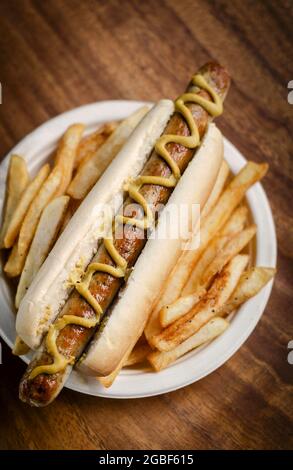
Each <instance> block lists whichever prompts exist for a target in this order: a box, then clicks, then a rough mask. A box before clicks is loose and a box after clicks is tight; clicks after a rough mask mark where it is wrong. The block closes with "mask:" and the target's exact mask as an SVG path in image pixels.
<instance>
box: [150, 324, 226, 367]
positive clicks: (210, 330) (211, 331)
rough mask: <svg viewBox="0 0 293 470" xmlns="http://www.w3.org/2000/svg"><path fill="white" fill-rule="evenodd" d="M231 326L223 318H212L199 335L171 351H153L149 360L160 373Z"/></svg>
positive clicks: (196, 334) (191, 337)
mask: <svg viewBox="0 0 293 470" xmlns="http://www.w3.org/2000/svg"><path fill="white" fill-rule="evenodd" d="M228 326H229V322H228V321H226V320H224V319H223V318H219V317H215V318H212V320H210V321H209V322H208V323H207V324H206V325H204V326H203V327H202V328H200V330H199V331H197V333H195V334H194V335H192V336H190V338H188V339H187V340H185V341H183V343H181V344H179V346H177V347H176V348H174V349H172V350H171V351H167V352H161V351H153V352H151V353H150V354H149V355H148V357H147V359H148V361H149V362H150V363H151V365H152V366H153V368H154V369H155V370H156V371H157V372H159V371H160V370H162V369H165V368H166V367H168V366H169V365H170V364H172V362H175V361H176V360H177V359H179V357H182V356H184V354H186V353H188V352H189V351H192V350H193V349H195V348H198V347H199V346H202V345H204V344H206V343H208V342H209V341H212V340H213V339H215V338H216V337H217V336H219V335H220V334H222V333H223V332H224V331H225V330H226V329H227V328H228Z"/></svg>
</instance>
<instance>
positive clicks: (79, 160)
mask: <svg viewBox="0 0 293 470" xmlns="http://www.w3.org/2000/svg"><path fill="white" fill-rule="evenodd" d="M147 111H148V107H142V108H140V109H139V110H138V111H136V112H135V113H133V114H132V115H130V116H129V117H128V118H126V119H125V120H123V121H121V122H111V123H106V124H104V125H101V126H100V127H99V128H98V129H97V130H95V131H94V132H92V133H91V134H88V135H86V136H83V134H84V131H85V126H84V125H83V124H73V125H71V126H70V127H68V129H67V130H66V131H65V133H64V135H63V136H62V138H61V139H60V141H59V143H58V145H57V148H56V150H55V152H54V155H53V156H52V157H51V161H49V162H48V163H46V164H44V165H43V166H42V167H41V168H40V169H39V171H38V172H37V174H36V175H35V176H34V177H33V178H30V176H29V172H28V169H27V165H26V161H25V159H24V158H23V157H22V156H19V155H12V156H11V158H10V162H9V168H8V172H7V178H6V197H5V204H4V211H3V220H2V225H1V231H0V248H1V249H4V250H5V252H6V253H5V257H6V262H5V264H4V271H5V273H6V275H7V276H8V277H10V278H15V279H16V281H17V289H16V296H15V306H16V308H17V309H18V307H19V305H20V302H21V300H22V298H23V297H24V295H25V293H26V291H27V289H28V288H29V286H30V284H31V283H32V281H33V279H34V277H35V275H36V273H37V272H38V270H39V269H40V267H41V265H42V264H43V262H44V260H45V259H46V257H47V256H48V254H49V252H50V250H51V248H52V247H53V245H54V243H55V242H56V240H57V238H58V236H59V235H60V233H62V231H63V230H64V228H65V226H66V225H67V223H68V222H69V220H70V218H71V217H72V215H73V214H74V212H75V211H76V209H77V208H78V206H79V205H80V203H81V202H82V200H83V199H84V198H85V196H86V195H87V194H88V192H89V191H90V190H91V188H92V187H93V186H94V184H95V183H96V182H97V181H98V179H99V178H100V176H101V175H102V174H103V172H104V171H105V169H106V168H107V166H108V165H109V164H110V163H111V161H112V160H113V159H114V158H115V156H116V155H117V153H118V152H119V150H120V149H121V147H122V146H123V145H124V143H125V142H126V140H127V139H128V137H129V136H130V134H131V133H132V131H133V130H134V128H135V127H136V126H137V124H138V123H139V122H140V120H141V119H142V118H143V117H144V115H145V114H146V113H147ZM27 351H28V348H27V347H26V345H25V344H24V343H23V342H22V341H21V339H20V338H17V339H16V343H15V346H14V350H13V352H14V354H17V355H22V354H25V353H26V352H27Z"/></svg>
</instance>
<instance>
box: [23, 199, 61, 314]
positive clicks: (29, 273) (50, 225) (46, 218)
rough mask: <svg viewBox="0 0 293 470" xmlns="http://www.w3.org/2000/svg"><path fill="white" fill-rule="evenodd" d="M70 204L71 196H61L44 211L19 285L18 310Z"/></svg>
mask: <svg viewBox="0 0 293 470" xmlns="http://www.w3.org/2000/svg"><path fill="white" fill-rule="evenodd" d="M68 202H69V196H60V197H58V198H56V199H53V200H52V201H51V202H50V203H49V204H48V205H47V206H46V207H45V209H44V210H43V213H42V215H41V218H40V221H39V223H38V226H37V229H36V232H35V235H34V238H33V241H32V244H31V246H30V249H29V252H28V255H27V257H26V261H25V265H24V268H23V271H22V273H21V276H20V280H19V283H18V287H17V292H16V298H15V306H16V308H19V305H20V302H21V300H22V299H23V297H24V295H25V293H26V291H27V289H28V288H29V286H30V284H31V282H32V280H33V278H34V276H35V275H36V273H37V272H38V270H39V269H40V267H41V265H42V264H43V262H44V260H45V258H46V257H47V255H48V253H49V251H50V250H51V248H52V246H53V244H54V242H55V240H56V237H57V234H58V232H59V229H60V226H61V224H62V221H63V217H64V214H65V212H66V209H67V206H68Z"/></svg>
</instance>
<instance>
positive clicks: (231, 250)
mask: <svg viewBox="0 0 293 470" xmlns="http://www.w3.org/2000/svg"><path fill="white" fill-rule="evenodd" d="M255 232H256V226H255V225H251V226H250V227H247V228H246V229H244V230H242V231H241V232H239V233H237V234H236V235H234V237H232V238H231V240H229V241H228V242H227V243H226V245H225V246H224V247H223V249H222V250H221V251H220V252H219V253H218V255H217V256H216V257H215V258H214V260H213V261H212V262H211V263H210V265H209V266H208V267H207V269H206V270H205V272H204V274H203V277H202V279H201V281H200V283H201V286H203V287H205V288H208V286H209V284H210V282H211V280H212V279H213V277H214V276H215V275H216V274H218V273H219V272H220V271H221V270H222V269H223V267H224V266H225V264H227V263H228V262H229V261H230V260H231V259H232V258H233V257H234V256H236V255H237V254H238V253H240V251H242V250H243V248H244V247H245V246H246V245H247V244H248V243H249V242H250V240H251V239H252V238H253V237H254V235H255Z"/></svg>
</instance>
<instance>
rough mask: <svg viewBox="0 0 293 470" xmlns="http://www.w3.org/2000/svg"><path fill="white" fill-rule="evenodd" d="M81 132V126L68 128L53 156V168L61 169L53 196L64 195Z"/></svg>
mask: <svg viewBox="0 0 293 470" xmlns="http://www.w3.org/2000/svg"><path fill="white" fill-rule="evenodd" d="M83 131H84V125H83V124H73V125H72V126H70V127H68V129H67V130H66V132H65V133H64V135H63V137H62V138H61V140H60V142H59V144H58V148H57V152H56V156H55V167H57V168H60V169H61V171H62V181H61V184H60V186H59V187H58V189H57V192H56V194H55V196H61V195H62V194H64V193H65V192H66V190H67V188H68V186H69V184H70V181H71V178H72V172H73V167H74V161H75V159H76V152H77V149H78V146H79V143H80V141H81V137H82V134H83Z"/></svg>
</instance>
